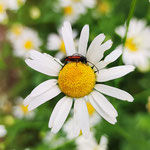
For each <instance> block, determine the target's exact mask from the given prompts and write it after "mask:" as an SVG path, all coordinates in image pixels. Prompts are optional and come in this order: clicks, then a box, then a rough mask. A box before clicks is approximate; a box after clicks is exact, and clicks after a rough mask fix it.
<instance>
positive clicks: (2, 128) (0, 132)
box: [0, 124, 7, 138]
mask: <svg viewBox="0 0 150 150" xmlns="http://www.w3.org/2000/svg"><path fill="white" fill-rule="evenodd" d="M6 134H7V130H6V128H5V126H4V125H2V124H0V138H2V137H4V136H5V135H6Z"/></svg>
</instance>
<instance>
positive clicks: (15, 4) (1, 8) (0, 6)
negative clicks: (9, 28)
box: [0, 0, 26, 23]
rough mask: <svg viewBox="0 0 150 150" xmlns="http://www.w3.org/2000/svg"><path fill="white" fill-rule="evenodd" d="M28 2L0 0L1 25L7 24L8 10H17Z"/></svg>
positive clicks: (23, 0)
mask: <svg viewBox="0 0 150 150" xmlns="http://www.w3.org/2000/svg"><path fill="white" fill-rule="evenodd" d="M25 1H26V0H0V23H7V21H8V16H7V12H6V11H7V10H8V9H9V10H17V9H19V7H20V6H21V5H23V4H24V3H25Z"/></svg>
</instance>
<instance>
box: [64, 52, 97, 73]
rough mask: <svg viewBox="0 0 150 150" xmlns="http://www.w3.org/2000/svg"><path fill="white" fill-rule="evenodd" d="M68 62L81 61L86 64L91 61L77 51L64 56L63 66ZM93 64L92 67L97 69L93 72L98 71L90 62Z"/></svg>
mask: <svg viewBox="0 0 150 150" xmlns="http://www.w3.org/2000/svg"><path fill="white" fill-rule="evenodd" d="M68 62H76V63H77V62H82V63H84V64H87V63H91V62H90V61H87V59H86V57H84V56H83V55H81V54H78V53H75V54H73V55H71V56H67V57H66V58H65V64H64V66H65V65H66V64H67V63H68ZM91 64H92V65H93V66H92V68H94V67H95V68H96V69H97V71H95V72H99V70H98V68H97V67H96V66H95V65H94V64H93V63H91Z"/></svg>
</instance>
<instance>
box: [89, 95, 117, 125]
mask: <svg viewBox="0 0 150 150" xmlns="http://www.w3.org/2000/svg"><path fill="white" fill-rule="evenodd" d="M88 98H89V101H90V103H91V104H92V106H93V107H94V108H95V110H96V111H97V112H98V113H99V114H100V115H101V116H102V117H103V118H104V119H105V120H106V121H108V122H109V123H111V124H115V123H116V122H117V120H116V117H113V116H109V115H108V114H107V113H106V112H104V111H103V110H102V109H101V107H99V105H98V104H97V103H96V102H95V101H94V99H93V97H92V96H91V95H89V96H88Z"/></svg>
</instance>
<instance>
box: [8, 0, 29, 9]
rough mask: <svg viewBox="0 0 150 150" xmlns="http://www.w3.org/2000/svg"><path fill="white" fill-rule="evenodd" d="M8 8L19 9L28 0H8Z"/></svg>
mask: <svg viewBox="0 0 150 150" xmlns="http://www.w3.org/2000/svg"><path fill="white" fill-rule="evenodd" d="M7 1H8V8H9V9H11V10H18V9H19V7H20V6H22V5H23V4H24V3H25V2H26V0H7Z"/></svg>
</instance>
